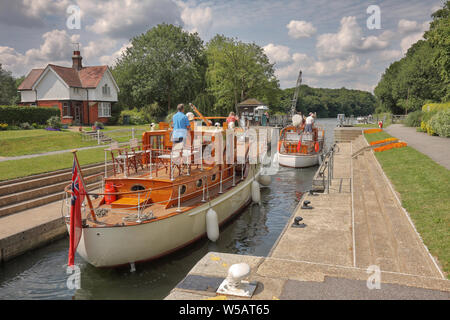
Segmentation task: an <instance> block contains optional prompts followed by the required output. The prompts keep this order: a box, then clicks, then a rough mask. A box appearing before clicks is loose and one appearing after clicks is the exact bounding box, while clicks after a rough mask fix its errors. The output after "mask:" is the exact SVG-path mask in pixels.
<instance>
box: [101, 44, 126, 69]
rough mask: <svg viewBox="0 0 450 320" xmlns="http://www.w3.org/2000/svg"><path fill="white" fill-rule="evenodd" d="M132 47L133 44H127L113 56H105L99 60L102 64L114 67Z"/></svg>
mask: <svg viewBox="0 0 450 320" xmlns="http://www.w3.org/2000/svg"><path fill="white" fill-rule="evenodd" d="M129 47H131V42H128V43H125V44H124V45H123V46H122V47H121V48H120V49H119V50H117V51H115V52H113V54H111V55H103V56H101V57H100V58H99V60H100V63H101V64H104V65H108V66H113V65H114V64H115V63H116V61H117V59H118V58H120V57H121V56H122V54H123V53H125V51H126V50H127V48H129Z"/></svg>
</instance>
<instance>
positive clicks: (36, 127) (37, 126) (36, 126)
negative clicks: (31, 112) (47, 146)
mask: <svg viewBox="0 0 450 320" xmlns="http://www.w3.org/2000/svg"><path fill="white" fill-rule="evenodd" d="M31 126H32V127H33V128H34V129H39V125H38V124H37V123H36V122H33V123H32V124H31Z"/></svg>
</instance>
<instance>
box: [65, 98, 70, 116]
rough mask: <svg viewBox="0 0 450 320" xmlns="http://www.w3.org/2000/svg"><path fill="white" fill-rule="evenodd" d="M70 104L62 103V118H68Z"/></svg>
mask: <svg viewBox="0 0 450 320" xmlns="http://www.w3.org/2000/svg"><path fill="white" fill-rule="evenodd" d="M70 116H71V115H70V104H69V103H68V102H64V103H63V117H70Z"/></svg>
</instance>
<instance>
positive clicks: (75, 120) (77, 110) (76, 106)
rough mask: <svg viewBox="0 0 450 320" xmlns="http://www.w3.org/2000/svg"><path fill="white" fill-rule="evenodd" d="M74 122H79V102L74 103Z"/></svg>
mask: <svg viewBox="0 0 450 320" xmlns="http://www.w3.org/2000/svg"><path fill="white" fill-rule="evenodd" d="M74 113H75V116H74V122H75V124H77V125H78V124H81V105H80V104H79V103H77V104H75V109H74Z"/></svg>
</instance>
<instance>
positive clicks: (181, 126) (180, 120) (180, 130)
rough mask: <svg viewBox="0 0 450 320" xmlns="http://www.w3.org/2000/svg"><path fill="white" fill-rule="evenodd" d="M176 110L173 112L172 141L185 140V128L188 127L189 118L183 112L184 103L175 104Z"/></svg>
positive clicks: (179, 141)
mask: <svg viewBox="0 0 450 320" xmlns="http://www.w3.org/2000/svg"><path fill="white" fill-rule="evenodd" d="M177 110H178V112H177V113H175V114H174V116H173V118H172V121H173V134H172V141H173V142H174V143H181V142H185V140H186V135H187V130H188V128H189V119H188V117H187V116H186V115H185V114H184V104H182V103H180V104H179V105H178V106H177Z"/></svg>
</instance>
